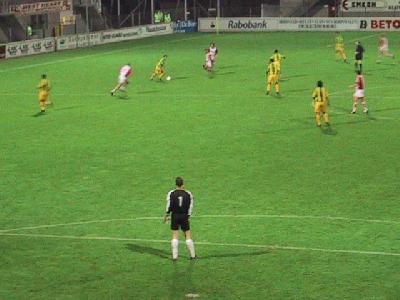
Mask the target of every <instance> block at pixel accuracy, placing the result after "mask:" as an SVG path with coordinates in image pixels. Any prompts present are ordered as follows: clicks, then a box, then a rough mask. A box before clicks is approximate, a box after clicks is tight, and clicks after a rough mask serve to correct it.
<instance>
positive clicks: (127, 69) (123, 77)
mask: <svg viewBox="0 0 400 300" xmlns="http://www.w3.org/2000/svg"><path fill="white" fill-rule="evenodd" d="M131 75H132V67H131V64H126V65H124V66H122V67H121V69H119V76H118V84H117V85H116V86H115V88H113V89H112V90H111V96H114V94H115V92H117V91H123V92H125V86H126V85H127V84H128V83H129V82H128V77H130V76H131Z"/></svg>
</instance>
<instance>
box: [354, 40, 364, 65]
mask: <svg viewBox="0 0 400 300" xmlns="http://www.w3.org/2000/svg"><path fill="white" fill-rule="evenodd" d="M364 52H365V50H364V47H363V46H362V45H361V42H360V41H357V42H356V51H355V52H354V54H355V61H354V67H355V69H356V72H357V71H360V72H362V60H363V58H364Z"/></svg>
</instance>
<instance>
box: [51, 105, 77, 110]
mask: <svg viewBox="0 0 400 300" xmlns="http://www.w3.org/2000/svg"><path fill="white" fill-rule="evenodd" d="M80 106H83V105H76V106H67V107H61V108H56V110H70V109H76V108H78V107H80Z"/></svg>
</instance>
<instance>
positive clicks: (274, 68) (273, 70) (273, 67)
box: [267, 61, 279, 75]
mask: <svg viewBox="0 0 400 300" xmlns="http://www.w3.org/2000/svg"><path fill="white" fill-rule="evenodd" d="M267 74H268V75H278V74H279V66H278V63H277V62H276V61H274V62H270V63H269V64H268V69H267Z"/></svg>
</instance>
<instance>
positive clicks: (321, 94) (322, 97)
mask: <svg viewBox="0 0 400 300" xmlns="http://www.w3.org/2000/svg"><path fill="white" fill-rule="evenodd" d="M312 97H313V99H314V101H315V102H327V101H328V91H327V89H326V88H324V87H316V88H315V90H314V92H313V94H312Z"/></svg>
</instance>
